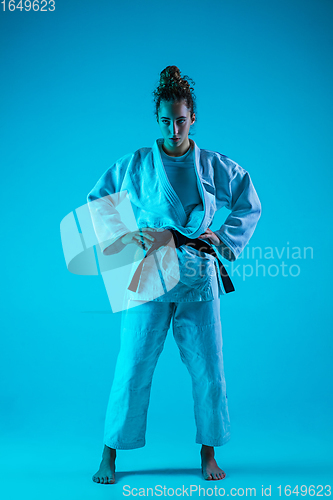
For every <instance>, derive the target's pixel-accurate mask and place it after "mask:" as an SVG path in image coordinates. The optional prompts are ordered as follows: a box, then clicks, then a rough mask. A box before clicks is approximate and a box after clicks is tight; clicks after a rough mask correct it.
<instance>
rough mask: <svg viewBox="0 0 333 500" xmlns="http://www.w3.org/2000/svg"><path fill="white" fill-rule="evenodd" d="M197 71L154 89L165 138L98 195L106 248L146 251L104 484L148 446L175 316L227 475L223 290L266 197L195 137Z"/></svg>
mask: <svg viewBox="0 0 333 500" xmlns="http://www.w3.org/2000/svg"><path fill="white" fill-rule="evenodd" d="M188 80H189V78H188V77H186V76H185V77H183V78H182V77H181V74H180V71H179V69H178V68H177V67H176V66H168V67H167V68H165V69H164V70H163V71H162V72H161V75H160V83H159V86H158V88H157V89H156V90H155V91H154V93H153V94H154V100H155V105H156V119H157V121H158V124H159V126H160V129H161V132H162V135H163V139H157V140H156V141H155V144H154V146H153V148H141V149H139V150H137V151H135V152H134V153H133V154H129V155H126V156H124V157H122V158H121V159H120V160H118V161H117V162H116V163H115V164H114V165H113V166H112V167H111V168H110V169H108V170H107V171H106V172H105V173H104V174H103V176H102V177H101V178H100V179H99V181H98V182H97V184H96V185H95V187H94V188H93V189H92V191H91V192H90V193H89V195H88V203H89V208H90V211H91V216H92V220H93V224H94V228H95V232H96V235H97V238H98V240H99V244H100V248H101V250H102V252H103V254H104V255H109V256H111V255H114V254H119V252H122V251H123V249H124V248H125V247H126V246H127V245H130V244H134V245H135V247H134V248H137V247H138V249H141V250H140V251H141V252H142V249H144V251H145V252H146V253H145V255H144V257H145V258H144V259H143V260H142V262H141V263H140V264H139V266H136V267H137V271H136V273H135V274H134V275H133V273H132V277H131V283H130V285H129V287H128V290H127V292H128V293H127V295H126V300H127V307H126V308H124V310H123V312H122V326H121V347H120V352H119V355H118V358H117V364H116V369H115V375H114V381H113V385H112V389H111V393H110V399H109V404H108V408H107V414H106V419H105V432H104V450H103V455H102V461H101V464H100V468H99V470H98V471H97V472H96V473H95V474H94V476H93V480H94V481H95V482H99V483H103V484H112V483H114V482H115V458H116V449H134V448H139V447H142V446H144V445H145V431H146V421H147V410H148V405H149V396H150V387H151V383H152V377H153V373H154V369H155V366H156V363H157V360H158V358H159V355H160V354H161V352H162V350H163V345H164V341H165V338H166V334H167V331H168V329H169V327H170V324H171V320H172V329H173V335H174V338H175V340H176V342H177V345H178V347H179V350H180V355H181V359H182V361H183V362H184V363H185V365H186V367H187V369H188V370H189V373H190V375H191V378H192V387H193V398H194V414H195V422H196V426H197V435H196V442H197V443H199V444H201V469H202V473H203V477H204V478H205V479H207V480H218V479H223V478H224V477H225V473H224V471H223V470H222V469H220V467H219V466H218V465H217V463H216V460H215V458H214V447H215V446H222V445H223V444H225V443H226V442H228V441H229V439H230V432H229V428H230V423H229V413H228V405H227V394H226V384H225V378H224V368H223V354H222V332H221V321H220V298H219V297H220V296H221V295H223V294H225V293H228V292H230V291H233V290H234V288H233V285H232V283H231V280H230V278H229V277H228V275H227V273H226V271H225V269H224V267H223V264H222V262H221V257H225V258H226V259H228V260H229V261H233V260H235V259H236V258H237V257H238V255H239V254H240V252H241V251H242V250H243V248H244V246H245V245H246V244H247V243H248V241H249V239H250V238H251V236H252V234H253V231H254V229H255V227H256V224H257V222H258V219H259V217H260V214H261V205H260V201H259V199H258V196H257V193H256V191H255V189H254V186H253V184H252V181H251V179H250V176H249V174H248V172H246V171H245V170H244V169H243V168H242V167H240V166H239V165H238V164H237V163H235V162H234V161H232V160H230V159H229V158H227V157H226V156H225V155H222V154H220V153H217V152H214V151H209V150H205V149H199V148H198V146H197V145H196V143H195V142H194V141H193V140H191V139H189V137H188V135H189V131H190V127H191V126H192V125H193V124H194V122H195V120H196V115H195V107H196V106H195V96H194V93H193V88H192V87H190V84H189V82H188ZM123 193H126V195H127V196H128V197H129V199H130V201H131V207H132V208H133V214H134V217H135V220H136V224H137V226H136V227H137V228H138V229H135V230H132V231H131V230H130V228H129V227H128V226H127V225H126V224H125V222H124V221H123V220H121V217H120V215H119V212H118V211H117V210H116V208H115V207H116V206H117V204H118V203H119V202H120V201H121V198H122V196H123ZM222 207H226V208H228V209H229V210H230V211H231V212H230V214H229V215H228V217H227V219H226V221H225V222H224V224H223V225H222V227H221V228H220V229H219V230H217V231H215V232H213V231H211V229H209V226H210V225H211V224H212V222H213V218H214V214H215V212H216V211H217V210H219V209H220V208H222ZM165 235H166V236H165ZM163 238H164V239H163ZM170 241H171V244H170ZM152 251H154V252H153V253H152ZM148 255H149V257H148ZM157 255H158V256H159V257H158V258H157ZM175 255H176V261H175V259H174V258H173V257H174V256H175ZM170 256H171V257H170ZM149 259H150V260H149ZM136 260H137V259H136ZM154 270H155V271H154ZM154 272H155V275H154ZM158 287H159V288H158ZM128 294H129V295H128Z"/></svg>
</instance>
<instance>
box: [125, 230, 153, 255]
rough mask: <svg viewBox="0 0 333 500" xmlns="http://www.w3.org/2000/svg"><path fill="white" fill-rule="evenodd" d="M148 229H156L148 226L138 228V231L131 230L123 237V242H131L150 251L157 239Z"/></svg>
mask: <svg viewBox="0 0 333 500" xmlns="http://www.w3.org/2000/svg"><path fill="white" fill-rule="evenodd" d="M148 231H149V232H152V231H154V229H153V228H149V227H147V228H141V229H138V230H137V231H131V232H130V233H126V234H125V235H124V236H123V237H122V238H121V242H122V243H123V244H124V245H129V244H131V243H134V244H135V245H137V246H138V247H140V248H143V249H144V250H146V251H148V250H149V249H150V248H151V246H152V245H153V243H154V241H155V240H154V237H153V236H152V235H151V234H149V232H148Z"/></svg>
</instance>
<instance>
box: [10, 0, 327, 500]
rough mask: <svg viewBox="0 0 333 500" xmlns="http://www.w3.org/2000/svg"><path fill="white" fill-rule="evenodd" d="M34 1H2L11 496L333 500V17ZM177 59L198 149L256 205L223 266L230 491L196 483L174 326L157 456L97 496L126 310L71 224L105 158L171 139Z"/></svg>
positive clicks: (294, 8)
mask: <svg viewBox="0 0 333 500" xmlns="http://www.w3.org/2000/svg"><path fill="white" fill-rule="evenodd" d="M29 4H30V2H25V3H23V4H22V2H21V4H20V3H19V1H15V2H9V1H7V0H6V1H4V2H1V4H0V37H1V38H0V43H1V53H0V58H1V80H0V88H1V122H0V127H1V134H0V137H1V166H2V168H1V174H2V175H1V178H2V206H3V216H2V245H1V251H2V299H1V306H2V313H1V319H2V328H1V332H2V338H1V346H2V349H1V381H2V384H1V443H2V444H1V447H2V453H1V455H0V456H1V469H2V473H3V474H2V475H3V479H2V484H1V491H2V498H4V499H6V500H7V499H8V500H9V499H13V500H17V499H21V498H25V499H27V500H30V498H31V499H33V500H40V499H44V498H48V499H50V500H53V499H56V498H57V499H58V498H64V499H66V500H67V499H68V500H69V499H71V500H72V499H75V500H76V499H80V500H85V499H87V500H88V499H89V500H90V499H98V498H106V495H107V497H108V498H109V496H110V495H111V496H113V497H114V498H124V497H127V496H129V497H131V496H135V494H136V493H139V492H140V491H141V493H140V495H141V496H145V495H146V494H147V488H151V489H152V492H153V494H154V495H156V496H158V492H159V491H162V496H172V492H174V496H176V495H178V493H179V492H181V495H182V496H186V495H187V494H189V493H191V495H192V497H194V498H195V497H199V496H204V495H206V496H214V497H216V496H228V495H229V496H231V495H233V496H246V495H247V496H249V494H247V493H246V488H255V491H256V496H268V495H269V493H270V496H274V497H278V496H282V497H284V496H288V495H289V493H290V496H291V497H297V496H298V495H297V490H295V487H296V486H298V488H299V496H300V495H301V496H320V495H324V496H329V491H330V490H329V487H328V486H329V485H332V482H333V481H332V477H333V474H332V472H333V469H332V451H331V450H332V445H333V440H332V434H333V428H332V417H333V415H332V344H333V342H332V333H333V329H332V307H331V306H332V295H331V283H332V278H333V277H332V258H331V251H332V247H333V238H332V230H331V221H332V215H333V214H332V203H331V200H332V193H331V191H332V189H331V185H332V181H333V175H332V171H333V162H332V157H333V151H332V139H331V137H332V116H333V109H332V108H333V103H332V76H333V67H332V57H331V55H332V41H333V30H332V20H333V6H332V3H331V2H329V1H325V0H319V1H318V0H316V1H315V0H311V1H310V0H309V1H304V0H303V1H301V0H290V1H286V0H282V1H281V0H280V1H273V2H265V1H260V0H254V1H253V2H246V1H245V0H242V1H238V2H231V1H216V0H212V1H210V2H208V3H207V2H203V1H196V0H195V1H191V2H190V1H188V0H186V1H184V2H176V1H175V0H170V2H164V3H160V2H153V1H150V0H147V1H142V2H135V1H132V0H125V1H124V2H106V1H96V2H94V3H93V2H88V1H86V0H82V1H80V2H79V1H75V0H69V1H65V0H55V2H50V1H47V2H46V1H44V2H35V3H34V4H33V3H32V2H31V4H30V8H29ZM33 5H34V7H33ZM43 6H45V10H42V7H43ZM37 7H38V8H37ZM168 65H176V66H178V67H179V68H180V70H181V72H182V75H189V76H190V77H191V78H192V79H193V80H194V81H195V87H194V88H195V93H196V96H197V122H196V124H195V125H194V128H193V129H192V131H193V135H192V136H190V137H192V138H193V140H194V141H195V142H196V143H197V145H198V147H199V148H205V149H210V150H213V151H218V152H220V153H222V154H225V155H227V156H228V157H229V158H231V159H233V160H234V161H236V162H237V163H239V164H240V165H241V166H242V167H243V168H244V169H245V170H247V171H248V172H249V173H250V175H251V179H252V181H253V184H254V186H255V188H256V190H257V193H258V196H259V198H260V201H261V203H262V215H261V218H260V220H259V223H258V225H257V228H256V230H255V232H254V235H253V237H252V239H251V240H250V243H249V245H248V247H246V249H245V250H244V252H243V254H242V255H241V256H240V257H239V259H238V260H237V261H236V262H234V263H233V264H231V263H229V262H227V261H225V265H226V267H227V269H228V271H229V273H230V275H231V277H232V279H233V282H234V284H235V288H236V291H235V292H234V293H231V294H228V295H225V296H223V297H221V316H222V332H223V354H224V364H225V375H226V385H227V393H228V402H229V412H230V419H231V440H230V442H229V443H228V444H226V445H225V446H223V447H220V448H217V449H216V456H217V458H218V463H219V465H220V466H221V467H222V468H223V470H224V471H225V472H226V478H225V479H224V480H223V481H217V482H214V484H211V483H212V482H210V483H209V482H208V481H205V480H204V479H203V478H202V477H201V475H200V461H199V458H200V457H199V450H200V447H199V445H197V444H195V439H194V438H195V424H194V415H193V402H192V393H191V381H190V378H189V375H188V373H187V371H186V368H185V366H184V365H183V364H182V363H181V360H180V356H179V352H178V350H177V347H176V345H175V342H174V340H173V338H172V336H171V335H170V332H169V335H168V338H167V342H166V345H165V349H164V351H163V353H162V355H161V358H160V360H159V363H158V365H157V368H156V372H155V375H154V380H153V386H152V392H151V404H150V408H149V412H148V428H147V445H146V446H145V447H144V448H141V449H137V450H133V451H122V452H119V454H118V458H117V483H116V484H115V485H110V486H102V485H99V484H96V483H94V482H93V481H92V480H91V476H92V475H93V473H94V472H96V471H97V469H98V465H99V462H100V458H101V453H102V447H103V445H102V438H103V425H104V417H105V411H106V406H107V400H108V396H109V391H110V388H111V383H112V377H113V373H114V368H115V362H116V358H117V353H118V349H119V333H120V318H121V313H113V312H112V310H111V307H110V303H109V301H108V297H107V293H106V290H105V287H104V284H103V280H102V277H101V276H100V275H99V276H93V275H88V276H84V275H80V274H72V273H70V272H69V271H68V269H67V266H66V262H65V257H64V252H63V248H62V242H61V237H60V223H61V221H62V220H63V218H64V217H65V216H66V215H67V214H70V213H72V212H74V211H75V210H76V209H77V208H79V207H80V206H82V205H84V204H85V203H86V196H87V194H88V192H89V191H90V190H91V189H92V187H93V186H94V184H95V183H96V181H97V180H98V179H99V177H100V176H101V175H102V174H103V173H104V172H105V170H106V169H107V168H108V167H109V166H111V165H112V163H114V162H115V161H116V160H117V159H118V158H120V157H122V156H123V155H125V154H127V153H131V152H134V151H135V150H136V149H138V148H140V147H144V146H147V147H152V145H153V143H154V141H155V140H156V138H158V137H161V136H162V135H161V132H160V130H159V127H158V124H157V122H156V119H155V116H154V105H153V100H152V91H153V90H154V88H155V86H156V85H157V83H158V80H159V74H160V72H161V71H162V70H163V69H164V68H165V67H166V66H168ZM227 215H228V211H227V210H226V209H223V210H221V211H220V212H219V213H218V215H217V217H216V220H215V221H214V225H213V226H212V228H211V229H213V230H215V229H217V228H218V227H220V225H221V224H222V223H223V221H224V220H225V218H226V217H227ZM133 472H134V473H133ZM217 483H218V484H217ZM288 485H289V487H290V488H291V490H290V491H289V490H288ZM311 485H312V486H313V489H311V488H310V486H311ZM320 485H322V489H321V487H320ZM158 486H160V487H161V488H162V489H161V490H158V489H156V488H157V487H158ZM215 486H216V487H217V489H215V490H214V488H215ZM302 487H303V490H301V488H302ZM105 488H106V489H105ZM140 488H141V490H140ZM163 488H164V489H163ZM177 488H180V489H178V490H177ZM187 488H188V490H186V489H187ZM200 488H201V490H200ZM232 488H234V490H232ZM209 489H211V491H210V490H209ZM223 489H224V491H222V490H223ZM176 491H177V492H178V493H176ZM151 496H152V495H151ZM178 496H180V495H178ZM252 496H253V493H252Z"/></svg>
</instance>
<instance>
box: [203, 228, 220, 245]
mask: <svg viewBox="0 0 333 500" xmlns="http://www.w3.org/2000/svg"><path fill="white" fill-rule="evenodd" d="M198 238H199V239H200V240H203V239H205V240H207V239H208V240H210V241H211V242H212V243H213V245H221V240H220V238H219V237H218V236H216V234H215V233H213V231H212V230H211V229H209V228H208V227H207V229H206V231H205V232H204V233H202V234H201V235H200V236H198Z"/></svg>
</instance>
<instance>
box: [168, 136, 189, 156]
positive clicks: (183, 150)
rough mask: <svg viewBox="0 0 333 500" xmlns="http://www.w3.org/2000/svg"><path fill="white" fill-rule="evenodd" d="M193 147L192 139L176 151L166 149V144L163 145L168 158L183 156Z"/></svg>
mask: <svg viewBox="0 0 333 500" xmlns="http://www.w3.org/2000/svg"><path fill="white" fill-rule="evenodd" d="M190 147H191V142H190V139H188V138H187V141H186V143H185V144H182V145H181V146H180V147H179V148H175V149H174V150H170V149H167V148H166V147H165V144H164V143H163V144H162V149H163V151H164V153H165V154H167V155H168V156H183V155H184V154H185V153H187V151H188V150H189V149H190Z"/></svg>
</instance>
